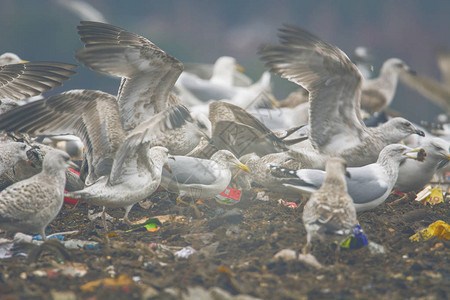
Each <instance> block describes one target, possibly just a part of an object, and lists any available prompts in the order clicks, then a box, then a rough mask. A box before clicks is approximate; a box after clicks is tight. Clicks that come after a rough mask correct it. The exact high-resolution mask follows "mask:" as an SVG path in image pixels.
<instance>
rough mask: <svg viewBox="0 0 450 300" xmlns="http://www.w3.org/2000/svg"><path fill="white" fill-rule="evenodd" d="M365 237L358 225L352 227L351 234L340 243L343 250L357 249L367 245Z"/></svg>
mask: <svg viewBox="0 0 450 300" xmlns="http://www.w3.org/2000/svg"><path fill="white" fill-rule="evenodd" d="M367 242H368V241H367V236H366V235H365V234H364V233H363V230H362V229H361V226H359V225H358V224H356V225H355V227H353V234H352V235H351V236H349V237H348V238H347V239H346V240H345V241H343V242H342V243H341V245H340V246H341V248H343V249H359V248H362V247H364V246H366V245H367Z"/></svg>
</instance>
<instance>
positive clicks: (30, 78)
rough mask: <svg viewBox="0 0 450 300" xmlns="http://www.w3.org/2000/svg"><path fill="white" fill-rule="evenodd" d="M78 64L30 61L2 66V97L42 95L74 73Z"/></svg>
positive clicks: (11, 98)
mask: <svg viewBox="0 0 450 300" xmlns="http://www.w3.org/2000/svg"><path fill="white" fill-rule="evenodd" d="M76 67H77V66H76V65H72V64H65V63H58V62H29V63H19V64H9V65H4V66H0V99H5V98H6V99H10V100H22V99H27V98H30V97H32V96H36V95H40V94H42V93H43V92H46V91H49V90H51V89H53V88H55V87H58V86H61V84H62V82H63V81H66V80H69V78H70V76H72V75H74V74H75V72H74V71H72V70H73V69H75V68H76Z"/></svg>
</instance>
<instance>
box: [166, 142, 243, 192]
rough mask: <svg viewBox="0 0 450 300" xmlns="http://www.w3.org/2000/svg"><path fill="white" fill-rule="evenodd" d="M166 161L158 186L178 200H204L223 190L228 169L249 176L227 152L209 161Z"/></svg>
mask: <svg viewBox="0 0 450 300" xmlns="http://www.w3.org/2000/svg"><path fill="white" fill-rule="evenodd" d="M174 158H175V159H174V160H170V161H169V167H170V170H171V171H170V172H169V171H166V170H163V174H162V179H161V186H162V187H164V188H165V189H167V190H168V191H169V192H173V193H177V194H179V197H178V198H177V200H180V199H181V197H184V196H189V197H193V198H201V199H208V198H211V197H214V196H215V195H218V194H220V193H221V192H223V191H224V190H225V188H226V187H227V186H228V184H229V183H230V180H231V175H232V172H231V170H230V169H231V168H232V167H235V166H236V167H238V168H240V169H242V170H244V171H245V172H249V169H248V168H247V166H245V165H244V164H242V163H241V162H240V161H239V160H238V159H237V158H236V157H235V156H234V155H233V153H231V152H230V151H228V150H219V151H217V152H216V153H215V154H214V155H213V156H211V159H200V158H195V157H189V156H174Z"/></svg>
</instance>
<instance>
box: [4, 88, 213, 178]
mask: <svg viewBox="0 0 450 300" xmlns="http://www.w3.org/2000/svg"><path fill="white" fill-rule="evenodd" d="M0 129H1V130H6V131H13V132H26V133H29V134H32V135H41V134H44V135H48V134H74V135H76V136H78V137H79V138H80V139H81V140H82V142H83V144H84V146H85V154H86V162H87V164H88V169H89V173H88V175H87V178H86V184H88V185H90V184H92V183H93V182H95V181H96V180H97V179H98V178H100V177H101V176H105V175H109V174H110V172H111V167H112V165H113V162H114V160H115V159H116V157H118V156H120V152H119V148H120V147H122V148H123V149H126V147H124V146H125V145H127V144H129V145H128V146H129V147H131V145H140V144H145V145H147V146H148V147H149V148H150V147H153V146H164V147H166V148H168V149H169V150H170V151H173V153H187V152H188V151H190V150H191V149H192V148H194V147H195V145H196V144H197V143H198V141H199V140H200V138H201V137H202V136H207V133H206V132H205V131H207V130H206V129H205V130H203V131H202V130H201V129H200V128H199V125H198V123H197V121H196V120H194V119H193V118H192V117H191V115H190V113H189V111H188V110H187V108H186V107H184V106H183V105H180V104H178V105H173V106H170V107H168V108H166V109H165V110H163V111H162V112H160V113H158V114H156V115H154V116H153V117H151V118H150V119H148V120H146V121H145V122H143V123H141V124H140V125H139V126H137V127H136V128H134V129H133V130H130V131H125V130H124V128H123V125H122V121H121V119H120V112H119V107H118V104H117V101H116V98H115V97H114V96H112V95H110V94H108V93H104V92H101V91H90V90H72V91H68V92H65V93H62V94H59V95H55V96H52V97H49V98H46V99H42V100H38V101H35V102H31V103H28V104H26V105H23V106H20V107H17V108H15V109H13V110H11V111H9V112H7V113H5V114H2V115H0Z"/></svg>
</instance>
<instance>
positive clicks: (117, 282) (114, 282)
mask: <svg viewBox="0 0 450 300" xmlns="http://www.w3.org/2000/svg"><path fill="white" fill-rule="evenodd" d="M132 283H133V280H132V279H131V278H129V277H128V276H126V275H119V277H117V278H103V279H98V280H94V281H90V282H88V283H85V284H83V285H82V286H81V290H82V291H83V292H93V291H95V289H96V288H97V287H99V286H104V287H123V286H127V285H130V284H132Z"/></svg>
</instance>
